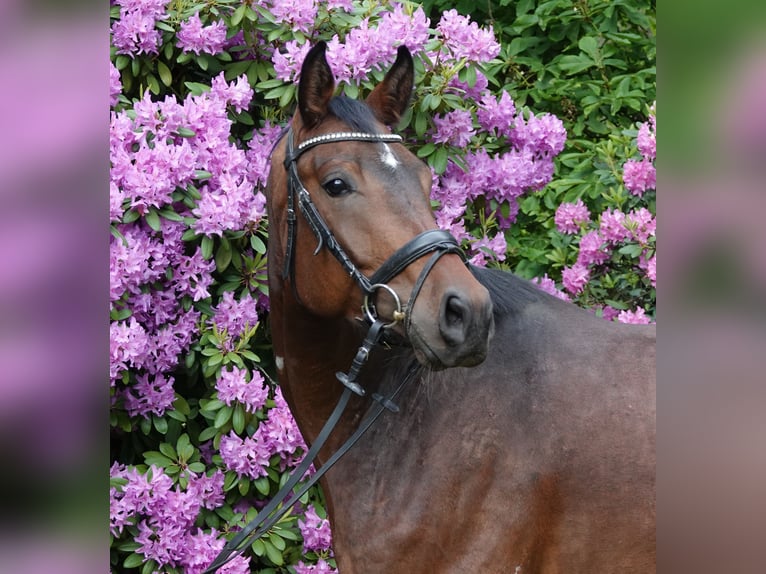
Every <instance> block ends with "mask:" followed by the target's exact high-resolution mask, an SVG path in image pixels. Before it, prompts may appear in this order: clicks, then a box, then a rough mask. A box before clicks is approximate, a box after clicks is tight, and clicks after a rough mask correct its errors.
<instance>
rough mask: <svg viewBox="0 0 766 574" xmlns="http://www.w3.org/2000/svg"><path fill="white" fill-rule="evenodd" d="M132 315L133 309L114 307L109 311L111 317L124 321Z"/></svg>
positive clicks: (113, 319) (114, 319)
mask: <svg viewBox="0 0 766 574" xmlns="http://www.w3.org/2000/svg"><path fill="white" fill-rule="evenodd" d="M131 315H133V311H132V310H131V309H128V308H125V309H114V310H113V311H111V312H110V313H109V319H111V320H112V321H124V320H125V319H127V318H128V317H130V316H131Z"/></svg>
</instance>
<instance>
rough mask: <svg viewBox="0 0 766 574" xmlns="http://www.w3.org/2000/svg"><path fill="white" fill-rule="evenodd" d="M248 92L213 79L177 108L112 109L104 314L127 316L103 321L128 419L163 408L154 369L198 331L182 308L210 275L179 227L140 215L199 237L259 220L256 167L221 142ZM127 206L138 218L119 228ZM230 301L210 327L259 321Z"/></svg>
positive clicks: (173, 104)
mask: <svg viewBox="0 0 766 574" xmlns="http://www.w3.org/2000/svg"><path fill="white" fill-rule="evenodd" d="M252 94H253V92H252V89H251V88H250V87H249V85H248V84H247V80H246V79H245V78H244V77H242V78H239V79H238V80H237V81H235V82H232V83H227V82H226V81H225V80H224V78H223V74H221V75H219V76H218V77H216V78H214V79H213V82H212V86H211V89H210V91H209V92H206V93H203V94H201V95H198V96H190V97H188V98H187V99H186V100H185V101H184V102H182V103H178V102H177V101H176V99H175V97H173V96H169V97H167V98H165V100H164V101H159V102H154V101H152V100H151V99H150V96H149V95H148V92H147V95H146V96H145V97H144V98H143V99H142V100H140V101H138V102H136V103H135V105H134V107H133V110H131V111H128V110H125V111H121V112H113V113H112V121H111V126H110V128H111V129H110V141H111V161H112V167H111V178H110V179H111V181H110V196H111V197H110V219H111V220H112V222H114V224H115V229H116V230H117V232H118V233H119V235H114V236H113V237H112V238H111V242H110V296H111V301H112V309H113V310H117V309H121V310H124V309H128V310H130V311H131V314H132V315H131V317H130V318H129V319H126V320H122V321H115V322H113V323H112V325H111V329H110V330H111V347H110V351H111V352H110V380H111V382H112V385H114V384H115V382H116V381H117V380H119V379H120V378H121V377H122V374H123V373H124V372H126V371H127V370H129V369H130V370H131V371H134V372H135V373H136V374H135V381H133V383H132V386H131V388H130V389H129V390H127V389H126V390H125V391H123V392H121V393H120V392H118V396H120V395H121V396H123V398H124V400H125V405H126V408H127V409H128V411H129V413H130V414H132V415H143V416H148V415H149V414H150V413H154V414H161V413H164V411H165V410H166V409H167V408H168V407H169V406H170V405H171V403H172V401H173V391H172V383H173V378H172V377H167V376H163V373H165V372H168V371H170V370H172V369H174V368H175V367H176V366H177V364H178V357H179V355H180V354H181V353H182V352H183V351H185V350H186V349H188V347H189V345H190V344H191V342H192V340H193V339H194V338H195V337H196V336H198V333H199V327H198V322H199V319H200V314H199V312H198V311H195V310H194V309H193V308H192V309H189V310H184V309H185V308H184V307H183V305H182V302H183V300H184V299H188V300H190V301H201V300H204V299H207V298H209V297H210V292H209V288H210V286H211V284H212V281H213V278H212V275H211V273H212V271H213V270H214V269H215V263H214V262H213V261H212V260H206V259H204V257H203V256H202V252H201V250H200V249H199V248H197V249H196V250H195V251H192V252H189V249H188V245H187V243H186V242H185V241H184V240H183V238H182V236H183V234H184V232H185V231H186V229H187V223H186V222H184V221H176V220H175V219H165V218H164V217H162V216H161V217H159V218H158V219H157V221H158V223H157V225H158V229H157V228H156V227H150V226H149V224H148V223H147V220H146V219H145V218H146V217H147V216H148V215H149V213H150V210H160V209H169V210H171V211H173V212H175V213H176V214H177V215H180V216H182V217H186V218H188V219H192V220H193V221H194V223H193V224H192V226H193V228H194V229H195V230H197V231H198V232H200V233H207V234H219V235H220V234H222V233H223V232H224V231H225V230H229V229H231V230H240V229H242V228H243V227H244V226H245V225H246V224H257V223H258V222H259V221H260V220H261V218H263V216H264V215H265V197H264V195H263V193H261V192H260V191H256V192H255V193H254V192H253V190H254V188H256V189H258V188H257V187H256V186H257V185H262V184H263V181H264V176H263V173H262V167H260V166H257V167H258V170H257V171H255V172H253V171H252V170H251V167H250V163H249V161H248V157H247V153H248V152H247V151H245V150H242V149H239V148H238V147H236V145H235V144H234V143H232V142H231V141H230V130H231V123H232V122H231V120H230V119H229V118H228V111H227V110H228V107H231V108H233V109H234V110H242V109H245V108H246V107H247V106H248V105H249V102H250V99H251V98H252ZM184 130H186V132H185V133H184ZM267 132H268V134H273V130H271V129H269V130H267ZM256 139H258V138H256ZM196 187H199V189H198V191H197V193H198V197H199V199H198V201H197V206H196V207H194V208H190V207H188V206H187V205H185V204H184V203H181V202H178V201H176V194H177V193H178V192H179V190H180V191H182V192H184V191H186V190H188V189H189V188H195V189H196ZM128 209H132V210H134V211H136V212H138V213H139V214H142V215H143V216H144V218H138V219H137V220H135V221H133V222H131V223H121V221H122V219H123V217H124V216H125V213H126V210H128ZM232 297H233V295H232V294H231V293H229V294H228V295H227V296H224V298H223V299H222V301H221V303H220V304H219V306H218V311H217V313H216V316H215V317H214V318H213V321H214V322H215V323H216V324H218V325H219V327H220V328H222V329H228V330H229V335H230V336H231V337H237V336H239V335H240V334H241V333H242V331H243V329H244V326H245V324H249V325H250V326H253V325H254V324H255V323H256V322H257V320H258V316H257V313H256V311H255V304H254V302H253V301H252V300H250V299H247V300H246V301H243V302H234V301H233V299H232ZM186 309H188V307H186Z"/></svg>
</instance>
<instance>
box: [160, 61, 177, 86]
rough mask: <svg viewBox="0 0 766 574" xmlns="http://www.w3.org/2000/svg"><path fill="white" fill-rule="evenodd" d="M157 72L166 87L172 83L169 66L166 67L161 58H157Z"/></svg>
mask: <svg viewBox="0 0 766 574" xmlns="http://www.w3.org/2000/svg"><path fill="white" fill-rule="evenodd" d="M157 73H158V74H159V75H160V80H162V83H163V84H165V85H166V86H167V87H170V85H171V84H172V83H173V74H171V73H170V68H168V67H167V66H166V65H165V63H164V62H162V61H161V60H157Z"/></svg>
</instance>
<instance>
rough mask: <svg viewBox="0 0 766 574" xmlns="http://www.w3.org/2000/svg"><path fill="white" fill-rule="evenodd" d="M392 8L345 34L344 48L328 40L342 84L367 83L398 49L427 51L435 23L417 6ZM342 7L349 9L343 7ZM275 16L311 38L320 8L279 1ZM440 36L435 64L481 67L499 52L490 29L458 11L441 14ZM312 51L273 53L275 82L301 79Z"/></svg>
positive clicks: (288, 48)
mask: <svg viewBox="0 0 766 574" xmlns="http://www.w3.org/2000/svg"><path fill="white" fill-rule="evenodd" d="M391 5H392V8H393V9H392V10H387V11H385V12H383V13H382V14H381V15H379V16H376V17H374V18H365V19H364V20H362V22H361V23H360V24H359V25H358V26H356V27H355V28H353V29H352V30H350V31H349V32H348V33H347V34H346V35H345V37H344V38H343V42H342V43H341V41H340V37H339V36H338V35H335V36H333V37H332V38H331V39H330V41H329V42H328V49H327V60H328V63H329V64H330V68H331V69H332V71H333V74H334V75H335V77H336V78H337V80H338V82H340V83H354V84H357V85H358V84H359V83H360V82H361V81H363V80H366V79H368V78H369V74H370V72H372V71H373V70H375V69H381V68H382V67H385V66H387V65H389V64H390V63H391V62H393V59H394V57H395V55H396V48H397V47H398V46H400V45H405V46H407V47H408V48H409V49H410V51H412V52H415V53H416V52H419V51H421V50H425V49H426V45H427V42H428V40H429V38H430V33H431V32H430V24H431V23H430V20H429V19H428V17H427V16H426V14H425V12H424V11H423V8H422V7H420V6H418V7H417V8H416V9H415V10H412V12H411V13H408V12H410V10H408V9H405V7H404V5H403V4H402V3H400V2H396V1H395V2H392V3H391ZM328 7H329V8H332V6H328ZM342 7H343V8H344V9H346V7H345V5H344V6H342ZM272 13H274V15H275V16H276V17H277V21H279V22H287V23H289V24H290V25H291V26H292V27H294V28H296V29H298V30H301V31H303V32H304V33H308V32H309V30H310V28H311V27H312V26H313V25H314V19H315V18H316V14H317V6H316V5H315V3H314V0H292V1H290V2H288V1H287V0H279V1H275V2H274V5H273V7H272ZM436 37H437V38H438V39H439V40H440V41H441V45H440V46H437V47H436V49H435V50H430V51H427V55H428V59H429V60H430V61H431V62H439V61H441V60H442V59H445V58H446V59H450V60H454V61H456V62H457V61H461V60H463V59H465V60H467V61H469V62H474V63H482V62H489V61H490V60H492V59H493V58H495V57H497V55H498V54H499V53H500V44H499V43H498V42H497V40H495V35H494V32H493V31H492V28H491V27H488V28H480V27H479V25H478V24H477V23H476V22H472V21H471V20H470V18H468V17H467V16H462V15H460V14H458V13H457V11H456V10H450V11H448V12H445V13H444V14H443V15H442V18H441V20H440V22H439V24H438V25H437V28H436ZM442 46H443V50H442ZM309 48H310V45H309V43H308V42H303V43H301V42H298V41H295V40H290V41H288V42H286V43H285V45H284V50H283V51H275V52H274V54H273V57H272V62H273V64H274V69H275V71H276V75H277V78H279V79H282V80H284V81H286V82H291V81H294V80H295V79H297V77H298V75H299V72H300V68H301V65H302V64H303V59H304V58H305V56H306V53H307V52H308V50H309ZM485 82H486V79H485ZM485 87H486V85H485Z"/></svg>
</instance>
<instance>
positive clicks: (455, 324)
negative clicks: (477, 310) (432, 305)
mask: <svg viewBox="0 0 766 574" xmlns="http://www.w3.org/2000/svg"><path fill="white" fill-rule="evenodd" d="M470 313H471V311H470V308H469V306H468V304H467V303H466V302H465V301H464V300H463V298H462V297H461V296H460V295H455V294H447V295H445V297H444V299H443V303H442V308H441V313H440V316H439V331H440V332H441V335H442V337H443V338H444V340H445V342H446V343H447V344H448V345H453V346H456V345H461V344H462V343H463V342H464V341H465V338H466V326H467V325H468V324H469V323H470Z"/></svg>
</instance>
